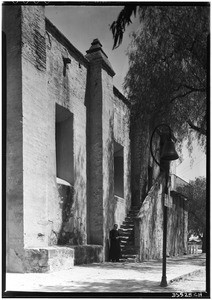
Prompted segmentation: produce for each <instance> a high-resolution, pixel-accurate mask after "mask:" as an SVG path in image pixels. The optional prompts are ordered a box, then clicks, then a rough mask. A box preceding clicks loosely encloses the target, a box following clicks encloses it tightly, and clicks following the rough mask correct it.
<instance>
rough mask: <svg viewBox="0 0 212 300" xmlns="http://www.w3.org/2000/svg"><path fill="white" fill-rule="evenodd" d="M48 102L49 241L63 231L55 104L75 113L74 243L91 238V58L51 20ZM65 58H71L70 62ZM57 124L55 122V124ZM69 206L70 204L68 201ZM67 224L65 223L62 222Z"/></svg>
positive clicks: (70, 223) (70, 222)
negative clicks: (88, 162)
mask: <svg viewBox="0 0 212 300" xmlns="http://www.w3.org/2000/svg"><path fill="white" fill-rule="evenodd" d="M46 29H47V32H46V43H47V93H48V97H47V99H46V100H47V103H48V120H49V122H50V123H51V128H49V130H48V134H49V136H48V137H49V143H50V145H49V146H50V147H49V160H48V178H49V194H48V196H49V202H48V205H49V207H48V220H49V221H48V222H49V226H48V235H49V236H52V238H50V240H49V243H50V244H52V243H54V241H55V239H54V235H55V234H56V235H57V236H58V234H59V233H60V230H61V222H62V215H63V213H64V212H63V208H62V207H63V205H61V204H60V201H63V200H61V197H60V196H59V193H58V187H57V183H56V155H55V150H56V149H55V125H54V124H55V106H56V103H57V104H59V105H61V106H62V107H65V108H66V109H68V110H69V111H70V112H71V113H72V114H73V132H70V138H71V136H73V153H74V155H73V169H74V174H73V177H74V178H73V188H74V192H73V193H72V195H73V197H72V201H71V202H70V203H69V204H70V205H69V209H70V211H69V218H68V220H66V223H68V224H66V227H68V228H69V229H70V230H71V232H69V236H71V237H72V238H70V239H69V243H70V244H75V242H76V241H77V242H80V243H81V244H85V243H86V242H87V217H86V213H87V197H86V185H87V179H86V159H87V158H86V107H85V94H86V80H87V78H86V77H87V61H86V59H85V58H84V57H83V56H82V54H80V53H78V52H77V50H76V49H75V48H73V46H72V45H71V44H70V43H69V42H68V41H67V40H66V38H65V37H63V35H62V34H61V33H60V32H59V31H58V30H57V29H56V28H55V27H54V26H53V25H52V24H51V23H50V22H49V21H48V20H47V21H46ZM64 59H66V60H67V59H69V60H70V62H69V63H68V64H65V63H64ZM52 125H53V126H52ZM66 206H67V205H66ZM62 226H64V224H63V225H62Z"/></svg>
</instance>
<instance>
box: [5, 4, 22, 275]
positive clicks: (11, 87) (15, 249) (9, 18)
mask: <svg viewBox="0 0 212 300" xmlns="http://www.w3.org/2000/svg"><path fill="white" fill-rule="evenodd" d="M2 13H3V23H2V29H3V31H4V33H5V35H6V41H5V42H6V45H4V46H5V47H6V68H7V73H6V76H7V77H6V83H7V98H6V99H3V101H5V104H6V112H7V119H6V122H7V132H6V139H7V144H6V151H7V156H6V174H7V176H6V220H7V222H8V223H7V226H6V242H7V245H6V251H7V268H8V270H9V271H14V272H17V271H20V270H22V269H23V268H22V263H21V257H23V244H24V235H23V230H24V229H23V172H22V170H23V156H22V153H23V146H22V145H23V125H22V124H23V118H22V84H21V75H22V67H21V55H20V54H21V49H20V44H21V28H20V22H21V9H20V7H11V6H6V7H3V11H2Z"/></svg>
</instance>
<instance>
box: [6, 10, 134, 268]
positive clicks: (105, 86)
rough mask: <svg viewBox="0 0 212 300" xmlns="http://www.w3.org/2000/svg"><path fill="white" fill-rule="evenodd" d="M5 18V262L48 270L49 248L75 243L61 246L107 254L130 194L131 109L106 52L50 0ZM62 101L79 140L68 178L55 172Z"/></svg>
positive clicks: (66, 136)
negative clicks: (77, 31)
mask: <svg viewBox="0 0 212 300" xmlns="http://www.w3.org/2000/svg"><path fill="white" fill-rule="evenodd" d="M4 24H5V25H4V28H5V32H6V36H7V47H8V51H7V53H8V55H7V65H8V78H7V82H8V95H7V97H8V100H7V112H8V131H7V151H8V152H7V167H8V169H7V187H8V190H7V220H8V222H9V224H8V230H7V247H8V253H9V256H8V257H9V259H8V261H9V262H8V265H9V266H12V269H13V270H15V271H16V270H18V271H21V272H22V271H24V268H25V270H27V271H30V268H32V269H33V270H38V271H39V270H49V269H51V267H52V266H51V265H49V261H48V253H54V255H56V253H59V256H58V259H59V260H60V256H61V257H62V255H63V249H64V254H65V258H67V259H68V253H69V250H67V249H66V248H65V247H59V248H60V250H57V249H58V248H57V247H56V245H57V244H60V245H62V246H64V245H66V244H69V245H76V244H79V245H85V244H87V242H88V243H92V244H97V245H102V246H103V247H104V257H105V256H106V255H107V253H106V252H107V250H105V249H106V248H107V241H108V234H109V230H110V229H111V228H112V226H113V223H114V222H117V223H118V224H121V223H122V221H123V220H124V218H125V214H126V212H127V211H128V210H129V208H130V201H131V196H130V140H129V109H128V108H127V105H126V104H125V103H124V102H123V101H122V99H121V97H120V95H121V94H120V93H118V92H117V91H116V92H114V87H113V78H112V77H113V76H114V71H113V70H112V67H111V66H110V63H109V61H108V59H107V56H106V54H105V53H104V51H101V50H98V49H97V53H96V54H97V60H95V59H96V58H95V55H96V54H95V53H93V52H92V53H91V59H90V61H89V60H88V59H87V58H85V57H84V56H83V55H82V54H81V53H80V52H79V51H78V50H77V49H76V48H75V47H74V46H73V45H72V44H71V43H70V42H69V41H68V40H67V39H66V38H65V37H64V36H63V35H62V34H61V33H60V32H59V31H58V30H57V29H56V28H55V27H54V25H53V24H51V22H50V21H48V20H47V19H45V8H44V7H43V6H14V8H13V7H9V9H8V10H7V12H6V14H5V23H4ZM93 58H94V60H93ZM56 105H58V106H60V107H63V108H65V109H66V110H68V112H69V113H70V114H72V116H73V122H72V121H71V126H68V128H66V129H67V130H65V132H64V131H63V133H64V136H63V137H64V139H67V140H68V139H69V133H68V131H69V130H70V140H69V142H68V143H67V144H68V145H70V147H72V148H73V151H71V156H73V161H72V160H71V163H70V164H71V169H72V171H71V172H72V174H70V177H69V174H66V176H65V178H62V179H65V180H66V181H68V182H66V181H64V182H61V181H58V178H57V167H56V166H57V160H56V159H57V158H56V124H55V123H56ZM114 122H115V125H114ZM72 123H73V125H72ZM69 125H70V124H69ZM63 141H64V140H63ZM114 141H117V142H118V143H119V144H120V145H122V147H123V160H124V163H123V165H124V170H123V177H124V178H123V182H124V194H123V198H121V199H115V198H114ZM61 151H62V150H61ZM66 155H67V153H66V154H65V156H64V158H65V157H66ZM59 163H60V162H59ZM64 164H65V163H64V161H63V166H64ZM70 164H69V165H70ZM72 165H73V167H72ZM66 171H67V170H66ZM70 183H71V185H70ZM87 234H88V235H89V239H87ZM54 246H55V247H54ZM36 249H37V250H36ZM39 249H40V250H39ZM48 249H49V250H48ZM55 249H56V250H55ZM79 249H80V248H79ZM98 249H102V248H101V247H100V248H98ZM40 251H41V252H42V253H41V252H40ZM49 251H50V252H49ZM58 251H59V252H58ZM98 251H99V250H98ZM70 254H71V256H72V262H71V264H72V263H73V251H72V250H71V249H70ZM50 256H51V255H50ZM99 257H100V256H99ZM99 259H100V258H99ZM19 260H20V261H21V263H20V265H19ZM56 260H57V259H56ZM24 261H25V262H24ZM23 262H24V264H25V265H24V266H23ZM52 264H55V262H52ZM56 264H57V266H58V268H59V261H57V262H56ZM69 265H70V264H68V267H69ZM16 266H17V268H16Z"/></svg>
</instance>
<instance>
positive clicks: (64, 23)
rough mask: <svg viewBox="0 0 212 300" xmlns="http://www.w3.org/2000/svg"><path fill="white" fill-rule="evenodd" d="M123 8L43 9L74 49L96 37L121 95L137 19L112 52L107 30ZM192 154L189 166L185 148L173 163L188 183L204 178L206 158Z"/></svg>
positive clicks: (84, 47) (87, 45)
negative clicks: (128, 50)
mask: <svg viewBox="0 0 212 300" xmlns="http://www.w3.org/2000/svg"><path fill="white" fill-rule="evenodd" d="M122 8H123V6H104V5H98V6H82V5H81V6H79V5H77V6H73V5H69V6H58V5H57V6H54V5H51V6H50V5H47V6H46V16H47V18H48V19H50V21H51V22H52V23H53V24H54V25H55V26H56V27H57V28H58V29H59V30H60V31H61V32H62V33H63V34H64V35H65V36H66V37H67V38H68V39H69V40H70V42H71V43H72V44H73V45H74V46H75V47H76V48H78V49H79V50H80V51H81V52H82V54H84V55H85V54H86V50H88V49H89V48H90V45H91V42H92V41H93V40H94V39H95V38H98V39H99V40H100V42H101V44H102V45H103V50H104V51H105V53H106V54H107V55H108V58H109V61H110V62H111V65H112V67H113V69H114V71H115V72H116V75H115V76H114V78H113V82H114V85H115V86H116V87H117V88H118V89H119V90H120V92H123V90H122V83H123V80H124V77H125V75H126V72H127V69H128V58H127V56H126V50H127V46H128V44H129V42H130V38H129V34H130V32H131V31H132V30H136V28H137V27H138V26H139V20H138V17H137V18H132V21H133V22H132V24H131V25H130V26H129V27H128V28H127V30H126V32H125V33H124V38H123V42H122V44H121V45H120V46H119V47H118V48H117V49H115V50H112V46H113V39H112V33H111V31H110V29H109V27H110V24H111V23H112V22H113V21H114V20H116V18H117V16H118V14H119V12H120V11H121V9H122ZM193 148H194V150H193V154H192V158H193V160H194V161H193V165H192V166H191V165H190V163H191V158H190V157H189V154H188V151H187V149H186V147H184V148H183V157H184V160H183V162H182V163H180V161H179V160H178V161H176V165H177V168H176V175H177V176H179V177H181V178H182V179H184V180H186V181H189V180H194V179H195V178H196V177H199V176H206V156H205V154H204V153H203V152H202V151H201V149H200V148H199V147H198V145H197V144H196V145H194V147H193Z"/></svg>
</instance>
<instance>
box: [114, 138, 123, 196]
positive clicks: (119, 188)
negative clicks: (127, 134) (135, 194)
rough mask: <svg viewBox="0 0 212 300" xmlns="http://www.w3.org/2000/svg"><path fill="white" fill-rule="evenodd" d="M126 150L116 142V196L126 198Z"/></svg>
mask: <svg viewBox="0 0 212 300" xmlns="http://www.w3.org/2000/svg"><path fill="white" fill-rule="evenodd" d="M123 153H124V148H123V146H121V145H120V144H118V143H117V142H114V194H115V195H116V196H118V197H121V198H123V197H124V158H123V156H124V155H123Z"/></svg>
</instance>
